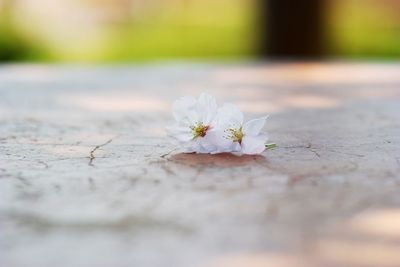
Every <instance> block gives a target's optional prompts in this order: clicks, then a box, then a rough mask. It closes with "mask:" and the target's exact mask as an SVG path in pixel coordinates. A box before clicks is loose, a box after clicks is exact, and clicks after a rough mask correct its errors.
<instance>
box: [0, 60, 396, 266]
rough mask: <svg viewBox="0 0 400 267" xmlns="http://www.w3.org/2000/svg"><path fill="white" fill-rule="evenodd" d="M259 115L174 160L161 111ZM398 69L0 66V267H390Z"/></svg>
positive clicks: (353, 66)
mask: <svg viewBox="0 0 400 267" xmlns="http://www.w3.org/2000/svg"><path fill="white" fill-rule="evenodd" d="M202 91H206V92H209V93H211V94H214V95H215V96H216V97H217V98H218V100H219V101H220V103H222V102H234V103H236V104H238V105H239V106H240V107H241V108H242V109H243V111H244V112H246V114H247V115H248V118H252V117H255V116H258V115H261V114H266V113H267V114H271V116H270V118H269V121H268V125H267V126H266V129H267V130H268V132H269V134H270V141H271V142H275V143H277V144H278V147H277V148H275V149H272V150H269V151H266V152H265V153H263V154H262V155H260V156H243V157H237V156H234V155H229V154H222V155H214V156H210V155H194V154H180V153H179V152H178V151H175V150H174V149H175V148H174V147H173V146H172V145H170V144H169V142H168V140H167V139H166V137H165V132H164V127H165V126H167V125H168V124H170V123H172V117H171V114H170V105H171V103H172V101H173V100H174V99H175V98H177V97H179V96H182V95H198V94H199V93H200V92H202ZM399 189H400V65H397V64H339V63H335V64H318V63H307V64H236V65H217V64H184V63H181V64H178V63H177V64H165V65H143V66H109V67H91V66H73V65H63V66H62V65H3V66H0V266H2V267H3V266H4V267H28V266H29V267H54V266H57V267H71V266H73V267H75V266H76V267H125V266H135V267H141V266H144V267H152V266H154V267H159V266H160V267H161V266H162V267H164V266H166V267H204V266H205V267H208V266H218V267H221V266H223V267H225V266H229V267H237V266H240V267H242V266H243V267H244V266H245V267H258V266H274V267H282V266H287V267H298V266H307V267H310V266H345V267H353V266H379V267H388V266H390V267H398V266H400V253H399V251H400V191H399Z"/></svg>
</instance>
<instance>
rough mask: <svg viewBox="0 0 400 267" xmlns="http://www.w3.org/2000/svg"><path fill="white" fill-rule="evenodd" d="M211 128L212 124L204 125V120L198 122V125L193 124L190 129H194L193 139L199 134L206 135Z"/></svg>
mask: <svg viewBox="0 0 400 267" xmlns="http://www.w3.org/2000/svg"><path fill="white" fill-rule="evenodd" d="M209 128H210V126H208V125H204V124H203V123H202V122H198V123H197V124H196V125H193V126H191V127H190V129H192V131H193V139H195V138H197V137H199V136H200V137H204V136H206V133H207V131H208V129H209Z"/></svg>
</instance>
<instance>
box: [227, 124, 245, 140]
mask: <svg viewBox="0 0 400 267" xmlns="http://www.w3.org/2000/svg"><path fill="white" fill-rule="evenodd" d="M228 132H229V136H228V138H229V139H232V140H233V141H234V142H238V143H239V144H241V143H242V139H243V129H242V127H240V128H239V129H234V128H229V129H228Z"/></svg>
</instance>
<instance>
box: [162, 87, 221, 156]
mask: <svg viewBox="0 0 400 267" xmlns="http://www.w3.org/2000/svg"><path fill="white" fill-rule="evenodd" d="M172 113H173V116H174V118H175V120H176V121H177V123H176V124H175V125H174V126H172V127H167V131H168V134H169V136H171V137H172V138H173V139H174V140H175V141H176V142H177V143H178V145H180V147H181V148H183V149H184V150H185V152H188V153H189V152H197V153H211V152H213V151H215V150H216V147H215V145H213V143H212V142H210V138H209V137H210V136H209V132H211V131H212V129H213V128H214V127H215V124H214V119H215V116H216V114H217V103H216V100H215V98H214V97H212V96H210V95H208V94H204V93H203V94H201V95H200V97H199V99H198V100H196V99H195V98H194V97H189V96H186V97H181V98H179V99H178V100H176V101H175V102H174V103H173V105H172Z"/></svg>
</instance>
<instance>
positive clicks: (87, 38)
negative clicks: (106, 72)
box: [0, 0, 400, 62]
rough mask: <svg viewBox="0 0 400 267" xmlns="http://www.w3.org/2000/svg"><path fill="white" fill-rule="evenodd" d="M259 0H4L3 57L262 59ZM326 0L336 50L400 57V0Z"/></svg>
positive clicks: (330, 51)
mask: <svg viewBox="0 0 400 267" xmlns="http://www.w3.org/2000/svg"><path fill="white" fill-rule="evenodd" d="M259 1H263V0H259ZM259 1H257V0H0V61H47V62H48V61H50V62H53V61H54V62H132V61H150V60H163V59H178V60H179V59H183V58H184V59H246V58H255V57H257V45H258V42H259V36H258V35H259V34H258V29H259V25H258V22H259V19H258V18H259V16H260V12H259V9H258V7H259ZM325 7H326V8H325V13H324V18H325V21H326V23H325V24H326V25H325V29H324V35H325V36H326V47H327V52H326V53H327V55H328V56H329V57H333V58H367V59H398V58H400V12H399V11H400V0H326V5H325Z"/></svg>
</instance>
